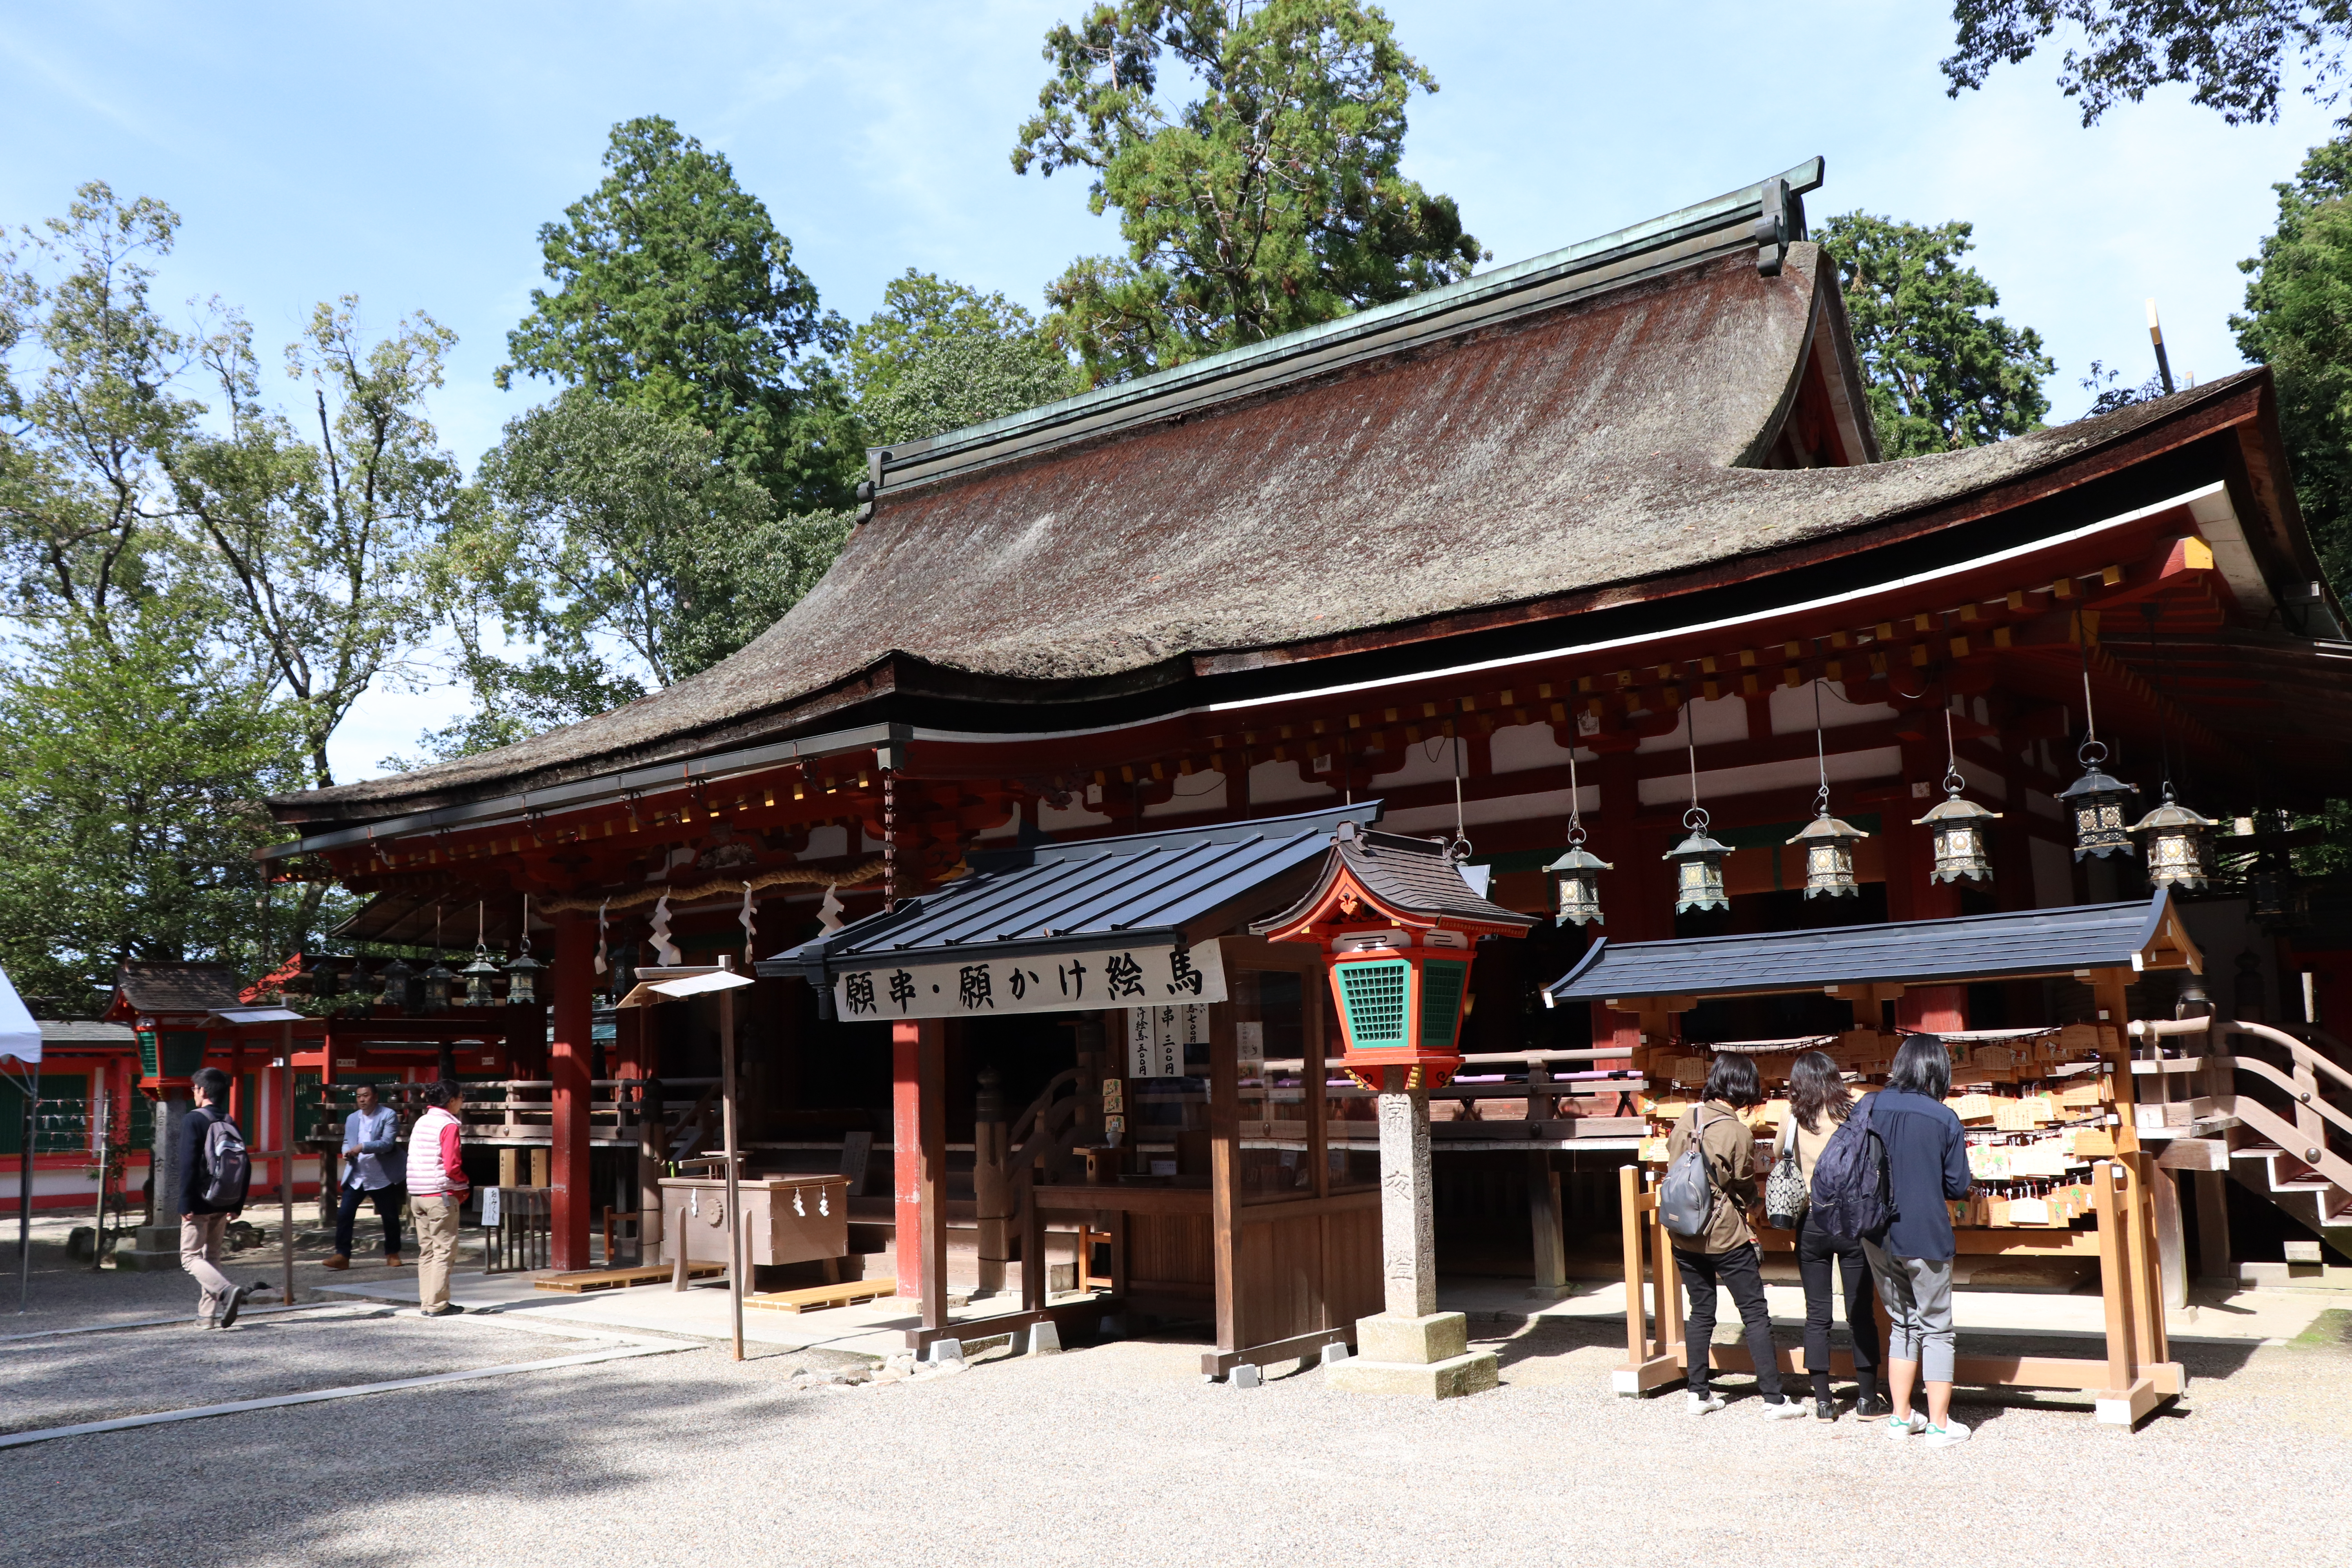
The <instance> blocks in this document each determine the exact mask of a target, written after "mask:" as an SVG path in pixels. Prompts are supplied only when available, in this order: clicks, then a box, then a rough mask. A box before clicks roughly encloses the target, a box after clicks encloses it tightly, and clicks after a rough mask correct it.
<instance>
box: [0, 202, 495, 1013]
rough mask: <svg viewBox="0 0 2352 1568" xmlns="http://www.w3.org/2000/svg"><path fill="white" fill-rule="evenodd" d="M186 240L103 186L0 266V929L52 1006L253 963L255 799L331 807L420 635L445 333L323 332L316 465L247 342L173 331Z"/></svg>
mask: <svg viewBox="0 0 2352 1568" xmlns="http://www.w3.org/2000/svg"><path fill="white" fill-rule="evenodd" d="M178 227H179V219H178V218H177V216H175V215H173V213H172V211H171V209H170V208H169V207H167V206H165V205H163V204H162V203H161V202H157V201H154V200H152V199H150V198H144V197H142V198H139V199H136V200H132V201H127V202H126V201H122V200H120V199H118V198H117V197H116V196H115V195H114V193H113V192H112V191H111V190H110V189H109V188H108V187H106V186H105V185H104V184H96V183H93V184H87V185H84V186H83V187H82V188H81V189H80V190H79V192H78V193H77V194H76V197H75V200H74V202H73V204H72V205H71V206H70V207H69V208H68V211H67V213H66V215H65V216H63V217H60V218H57V219H53V220H51V221H49V222H48V223H47V224H45V225H43V226H41V227H40V228H38V229H37V230H32V231H26V232H25V233H23V234H21V235H18V236H16V237H13V243H10V242H6V241H0V249H5V258H0V354H5V358H0V593H5V604H6V608H7V611H8V612H9V613H10V617H11V620H12V622H13V624H12V626H10V628H9V630H10V634H11V635H10V637H9V641H8V643H7V661H6V663H5V666H0V731H5V733H0V903H5V910H0V921H5V922H6V923H7V924H8V926H9V927H10V930H11V931H12V932H13V933H14V934H13V935H12V936H11V937H10V938H9V940H10V941H12V942H15V943H16V944H17V945H16V946H14V947H12V948H9V949H8V950H7V951H8V952H12V953H13V954H14V955H15V962H16V963H21V964H24V965H27V966H29V968H30V972H32V973H37V974H41V973H47V974H49V978H48V979H45V980H42V981H41V982H40V984H42V986H43V988H44V989H48V988H52V981H54V980H56V979H57V978H58V974H60V973H63V972H64V971H68V970H70V971H73V972H75V973H79V974H80V975H81V976H82V977H83V978H84V979H97V978H101V977H103V976H104V975H105V974H107V973H110V968H111V965H112V964H113V963H116V962H118V961H119V960H120V959H121V958H122V957H125V956H152V957H188V958H194V957H207V956H219V957H230V958H232V959H233V960H234V961H236V962H239V963H246V962H249V961H251V960H254V959H257V958H259V957H262V956H265V955H264V954H263V953H262V952H261V942H262V938H261V934H260V931H261V928H260V927H259V926H258V925H257V923H256V922H257V921H258V920H259V918H260V917H259V914H258V912H257V909H258V906H257V903H256V900H257V897H258V896H259V895H260V892H261V889H259V887H258V886H257V881H256V879H257V875H258V873H257V868H255V866H254V864H253V862H252V860H251V858H250V851H251V849H252V848H254V847H256V846H257V845H258V844H260V843H262V842H265V841H266V840H267V837H269V836H270V828H269V826H268V818H267V816H266V814H265V813H264V812H263V811H262V809H261V805H260V802H261V798H262V796H264V795H268V794H269V793H272V792H276V791H280V790H290V789H299V788H301V787H303V786H304V785H306V784H323V783H327V782H331V773H329V771H328V767H327V762H326V747H327V742H328V741H329V739H330V738H331V736H332V734H333V731H334V729H335V727H336V725H337V724H338V723H340V722H341V719H342V717H343V716H344V714H345V713H347V712H348V710H349V709H350V707H351V704H352V702H353V701H355V700H357V698H358V696H359V695H360V693H361V692H362V691H363V690H364V689H366V688H367V686H368V685H369V684H370V683H371V682H372V681H373V680H374V679H377V677H378V676H379V674H380V673H382V672H383V671H384V670H386V669H388V668H393V667H394V666H395V665H397V664H398V662H399V661H400V660H401V659H402V658H404V657H405V656H406V654H407V653H408V652H409V651H410V649H411V647H412V645H413V642H414V640H415V637H418V636H420V635H421V632H422V625H421V622H422V617H421V616H420V615H419V614H417V613H416V611H415V582H414V572H415V562H414V550H413V545H414V542H415V534H416V533H417V531H419V530H420V529H421V528H422V527H423V526H424V521H425V518H426V517H427V516H428V515H429V514H430V512H431V510H432V508H433V506H434V505H436V504H437V498H438V497H440V496H442V495H444V494H445V493H446V490H447V489H448V483H449V480H450V479H451V477H452V470H451V468H450V465H449V464H448V460H447V459H446V456H445V455H442V454H439V453H438V452H437V451H436V449H435V448H434V446H433V441H432V436H431V427H430V426H429V425H427V424H425V421H424V419H423V416H422V408H421V399H422V397H423V395H424V394H425V391H426V390H427V389H429V387H431V386H432V385H435V384H437V382H438V369H437V366H438V354H439V353H440V351H441V348H442V347H444V346H446V334H443V333H441V332H440V331H439V329H437V328H435V327H433V326H432V324H431V323H430V322H429V321H425V320H424V319H423V318H421V317H419V318H416V319H415V321H411V322H409V323H405V324H404V327H403V328H402V330H401V331H399V332H397V333H395V334H394V338H393V339H391V340H389V341H388V342H386V343H383V344H374V345H370V344H367V343H365V342H362V340H361V339H360V337H359V336H358V335H357V334H356V331H355V329H354V328H353V327H352V310H351V302H350V301H346V304H345V308H344V309H342V310H330V309H328V308H325V307H321V309H320V313H319V316H318V317H317V319H316V320H315V321H314V323H313V330H312V332H311V334H310V336H309V338H307V339H306V342H305V343H304V344H303V345H299V346H298V348H297V350H296V351H294V355H295V358H294V363H296V364H297V365H298V366H300V367H304V368H306V369H316V370H317V371H318V372H319V373H320V374H321V375H322V376H323V377H324V378H325V382H326V387H325V388H322V390H327V389H331V390H332V391H333V393H334V395H335V399H336V408H337V413H336V415H335V416H334V428H335V430H336V432H337V434H336V437H335V448H334V450H333V451H332V452H331V451H330V449H329V447H327V446H325V445H324V444H323V439H322V444H321V445H320V446H316V447H314V446H311V445H310V444H308V443H306V442H304V441H303V440H301V439H300V438H299V437H298V436H297V435H296V434H295V430H296V426H295V425H294V424H293V422H292V421H290V420H289V419H287V418H286V417H284V416H281V415H279V414H277V413H275V412H273V411H271V410H270V409H269V408H268V407H267V406H266V405H264V404H263V403H262V401H261V400H260V397H259V392H258V386H259V377H258V373H257V368H256V360H255V356H254V353H253V351H252V346H251V334H250V331H249V329H248V328H247V325H246V323H245V322H244V321H243V320H242V319H241V318H239V317H237V316H236V314H235V313H234V312H229V311H224V310H221V309H219V308H218V307H217V306H214V307H209V308H207V309H205V310H203V311H200V312H198V313H197V315H196V317H195V319H194V320H193V321H190V322H187V323H185V324H174V323H173V321H170V320H168V319H167V318H166V316H165V315H164V313H163V311H162V310H159V309H158V308H157V306H156V305H155V303H154V301H153V300H152V285H153V281H154V263H155V260H156V258H159V257H161V256H163V254H165V253H166V252H168V251H169V249H170V248H171V246H172V243H173V238H174V237H175V235H176V233H177V230H178ZM207 387H210V388H216V389H217V391H218V395H219V396H220V398H221V403H220V405H218V406H217V407H213V406H208V405H206V403H205V401H203V400H202V399H201V398H200V397H199V396H197V395H196V394H197V393H199V392H202V391H205V389H206V388H207ZM323 897H324V889H323V885H321V884H310V885H308V886H307V887H305V889H303V890H302V891H301V892H300V893H299V894H298V895H296V896H295V897H294V898H293V899H291V900H285V901H281V903H280V904H279V907H278V910H277V913H276V916H275V921H274V935H275V937H276V938H277V939H278V941H281V942H284V943H285V944H286V945H287V946H288V947H299V946H301V945H302V944H303V943H304V942H306V941H307V940H308V937H309V933H310V932H311V931H315V930H316V929H317V926H318V923H319V921H320V918H321V910H322V902H323ZM289 905H290V907H289ZM240 944H242V945H240ZM281 951H283V950H282V949H281ZM44 955H46V956H44ZM42 965H47V966H49V968H48V970H46V971H45V970H43V969H42V968H41V966H42ZM67 989H68V990H70V989H72V987H70V986H68V987H67Z"/></svg>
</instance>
